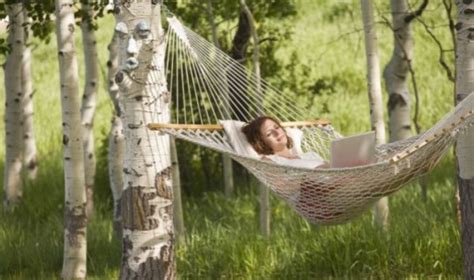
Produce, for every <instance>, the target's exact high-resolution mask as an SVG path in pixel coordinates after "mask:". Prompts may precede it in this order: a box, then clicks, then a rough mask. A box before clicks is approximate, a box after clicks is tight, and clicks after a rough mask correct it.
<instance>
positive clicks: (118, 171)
mask: <svg viewBox="0 0 474 280" xmlns="http://www.w3.org/2000/svg"><path fill="white" fill-rule="evenodd" d="M108 50H109V60H108V61H107V71H108V72H107V80H108V83H107V88H108V91H109V96H110V99H111V100H112V103H113V104H114V112H113V114H114V115H113V117H112V125H111V128H110V133H109V154H108V158H107V161H108V168H109V180H110V188H111V190H112V196H113V199H114V217H113V219H114V232H115V233H116V235H117V236H119V237H120V238H121V236H122V210H121V203H122V200H121V198H122V189H123V184H124V181H123V160H124V153H125V137H124V135H123V124H122V119H121V117H120V115H121V112H122V110H121V109H120V105H119V96H120V92H119V86H118V85H117V83H116V82H115V75H116V74H117V71H118V65H119V57H118V35H117V32H114V35H113V36H112V41H111V42H110V44H109V46H108Z"/></svg>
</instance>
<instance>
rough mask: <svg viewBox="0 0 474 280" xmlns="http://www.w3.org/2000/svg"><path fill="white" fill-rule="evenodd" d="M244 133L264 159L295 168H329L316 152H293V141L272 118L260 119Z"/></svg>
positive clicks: (254, 121)
mask: <svg viewBox="0 0 474 280" xmlns="http://www.w3.org/2000/svg"><path fill="white" fill-rule="evenodd" d="M242 132H243V133H244V134H245V136H246V138H247V141H248V142H249V143H250V145H252V147H253V148H254V149H255V151H256V152H257V153H258V154H260V155H263V157H262V159H266V160H271V161H273V162H275V163H278V164H282V165H290V166H295V167H306V168H328V167H329V164H328V163H327V162H326V161H324V160H323V158H321V156H320V155H318V154H317V153H315V152H307V153H303V154H295V153H294V152H293V151H292V150H291V148H292V147H293V140H292V139H291V138H290V137H289V136H288V135H287V133H286V131H285V129H284V128H283V127H282V126H281V124H280V122H279V121H278V120H276V119H274V118H272V117H268V116H263V117H258V118H256V119H254V120H253V121H251V122H249V123H247V124H246V125H245V126H243V127H242Z"/></svg>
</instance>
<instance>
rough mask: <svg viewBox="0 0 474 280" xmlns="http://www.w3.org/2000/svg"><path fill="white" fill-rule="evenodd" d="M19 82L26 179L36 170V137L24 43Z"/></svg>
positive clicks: (31, 92)
mask: <svg viewBox="0 0 474 280" xmlns="http://www.w3.org/2000/svg"><path fill="white" fill-rule="evenodd" d="M23 16H24V19H25V22H29V20H28V13H27V11H26V10H24V11H23ZM27 41H28V29H25V43H27ZM21 84H22V88H23V95H24V96H23V106H22V107H23V118H22V122H23V171H24V173H25V174H26V175H27V177H28V179H30V180H34V179H35V178H36V174H37V172H38V161H37V155H36V153H37V152H36V140H35V139H36V138H35V131H34V124H33V115H34V110H33V78H32V75H31V49H30V47H28V45H25V47H24V50H23V61H22V74H21Z"/></svg>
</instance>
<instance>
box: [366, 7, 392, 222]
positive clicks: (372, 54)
mask: <svg viewBox="0 0 474 280" xmlns="http://www.w3.org/2000/svg"><path fill="white" fill-rule="evenodd" d="M361 8H362V19H363V22H364V35H365V52H366V56H367V88H368V93H369V103H370V121H371V124H372V130H375V135H376V136H375V137H376V141H377V144H382V143H385V126H384V122H383V106H382V88H381V82H380V58H379V53H378V47H377V34H376V31H375V23H374V10H373V2H372V0H361ZM388 211H389V210H388V199H387V197H384V198H381V199H380V200H379V201H378V202H376V203H375V206H374V221H375V223H376V224H377V225H378V226H379V227H381V228H383V229H386V228H387V226H388Z"/></svg>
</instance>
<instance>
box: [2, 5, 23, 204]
mask: <svg viewBox="0 0 474 280" xmlns="http://www.w3.org/2000/svg"><path fill="white" fill-rule="evenodd" d="M6 9H7V13H8V17H9V19H10V27H9V30H8V39H7V40H8V44H9V45H10V47H11V52H10V53H9V54H8V56H7V59H6V62H5V94H6V98H5V133H6V135H5V167H4V179H3V189H4V198H3V204H4V210H11V209H12V208H14V207H15V205H17V204H18V203H19V202H20V200H21V196H22V184H21V170H22V161H23V155H22V149H23V148H22V144H23V141H22V131H23V129H22V122H21V117H22V103H23V98H24V92H23V87H22V61H23V54H24V51H23V50H24V47H25V41H24V39H25V34H24V28H23V27H22V24H23V22H24V18H23V15H24V14H23V12H22V9H23V6H22V4H10V5H7V6H6Z"/></svg>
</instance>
